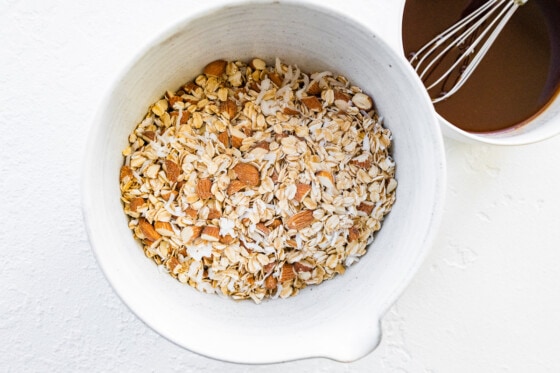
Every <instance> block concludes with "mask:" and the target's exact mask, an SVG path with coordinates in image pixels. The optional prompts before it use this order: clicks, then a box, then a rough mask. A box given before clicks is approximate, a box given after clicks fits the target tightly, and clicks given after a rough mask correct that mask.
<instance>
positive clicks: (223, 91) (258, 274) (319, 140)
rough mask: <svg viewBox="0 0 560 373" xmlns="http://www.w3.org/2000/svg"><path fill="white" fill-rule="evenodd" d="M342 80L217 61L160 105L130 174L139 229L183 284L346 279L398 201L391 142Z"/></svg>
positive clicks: (267, 287)
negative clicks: (349, 270) (340, 275)
mask: <svg viewBox="0 0 560 373" xmlns="http://www.w3.org/2000/svg"><path fill="white" fill-rule="evenodd" d="M381 122H382V120H381V118H379V117H378V115H377V113H376V112H375V110H374V105H373V100H372V99H371V98H370V97H369V96H368V95H366V94H365V93H363V92H362V90H361V89H360V88H358V87H355V86H352V85H351V84H350V83H349V82H348V80H347V79H346V78H344V77H342V76H336V75H335V74H333V73H331V72H328V71H325V72H319V73H314V74H310V75H309V74H305V73H303V72H302V71H300V70H299V68H298V67H296V66H287V65H285V64H283V63H281V62H280V61H279V60H278V59H277V60H276V63H275V65H274V66H270V65H267V64H266V63H265V62H264V61H263V60H261V59H258V58H255V59H253V60H252V61H251V62H250V63H249V64H246V63H243V62H240V61H235V62H228V61H223V60H218V61H214V62H211V63H210V64H208V65H207V66H206V67H205V68H204V70H203V74H201V75H199V76H198V77H196V79H195V80H194V81H191V82H188V83H186V84H185V85H184V86H183V87H181V88H180V89H179V90H178V91H177V92H169V91H168V92H166V94H165V96H164V97H163V98H162V99H160V100H159V101H157V102H156V103H154V104H153V105H152V106H151V107H150V108H149V111H148V113H147V115H146V117H145V119H144V120H142V122H141V123H140V124H138V126H137V127H136V129H135V130H134V131H133V133H132V134H131V135H130V137H129V143H130V144H129V146H128V147H127V148H126V149H124V151H123V155H124V158H125V161H124V165H123V166H122V168H121V171H120V188H121V199H122V202H123V203H124V211H125V213H126V214H127V215H128V216H129V217H130V221H129V227H130V229H131V230H132V231H133V233H134V236H135V238H137V239H138V240H139V241H141V242H142V245H143V249H144V253H145V255H146V256H147V257H148V258H151V259H152V260H153V261H155V262H156V263H157V264H158V265H160V267H161V268H163V269H164V270H166V271H167V272H168V273H169V274H170V275H172V276H173V277H175V278H177V279H178V280H179V281H180V282H182V283H187V284H189V285H191V286H193V287H195V288H196V289H198V290H200V291H203V292H207V293H219V294H223V295H227V296H230V297H232V298H234V299H247V298H250V299H253V300H254V301H255V302H257V303H259V302H260V301H261V300H263V299H264V298H267V297H272V298H276V297H281V298H285V297H289V296H293V295H296V294H297V293H298V291H299V290H300V289H303V288H304V287H306V286H307V285H314V284H320V283H321V282H322V281H325V280H328V279H330V278H332V277H334V276H335V275H336V274H343V273H344V271H345V269H346V267H348V266H349V265H351V264H352V263H354V262H357V261H358V259H359V257H360V256H362V255H364V254H365V253H366V251H367V250H366V249H367V247H368V244H370V243H371V242H372V241H373V233H374V232H376V231H377V230H379V229H380V227H381V222H382V220H383V218H384V216H385V215H386V214H387V213H388V212H389V211H390V210H391V207H392V205H393V203H394V201H395V188H396V187H397V182H396V180H395V178H394V174H395V163H394V161H393V159H392V158H391V156H390V147H391V132H390V131H389V130H388V129H385V128H383V127H382V123H381Z"/></svg>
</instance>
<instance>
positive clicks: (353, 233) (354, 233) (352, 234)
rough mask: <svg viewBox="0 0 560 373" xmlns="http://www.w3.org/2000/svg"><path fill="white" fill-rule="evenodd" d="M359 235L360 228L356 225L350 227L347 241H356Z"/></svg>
mask: <svg viewBox="0 0 560 373" xmlns="http://www.w3.org/2000/svg"><path fill="white" fill-rule="evenodd" d="M359 237H360V230H359V229H358V228H356V227H351V228H350V229H349V230H348V242H353V241H356V240H357V239H358V238H359Z"/></svg>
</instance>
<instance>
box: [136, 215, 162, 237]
mask: <svg viewBox="0 0 560 373" xmlns="http://www.w3.org/2000/svg"><path fill="white" fill-rule="evenodd" d="M138 226H139V227H140V230H141V231H142V234H143V235H144V237H145V238H146V239H147V240H150V241H152V242H153V241H157V240H159V239H160V238H161V235H160V234H159V233H158V232H156V230H155V229H154V226H153V225H151V224H150V223H149V222H148V221H147V220H146V219H144V218H140V219H139V220H138Z"/></svg>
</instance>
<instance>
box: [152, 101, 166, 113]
mask: <svg viewBox="0 0 560 373" xmlns="http://www.w3.org/2000/svg"><path fill="white" fill-rule="evenodd" d="M167 108H169V104H168V103H167V100H164V99H161V100H159V101H158V102H156V103H155V104H154V106H152V112H153V113H154V114H155V115H157V116H158V117H161V116H162V115H163V113H165V112H166V111H167Z"/></svg>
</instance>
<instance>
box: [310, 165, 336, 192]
mask: <svg viewBox="0 0 560 373" xmlns="http://www.w3.org/2000/svg"><path fill="white" fill-rule="evenodd" d="M315 176H316V177H317V180H319V183H321V185H323V186H325V187H326V188H327V189H331V188H334V177H333V175H332V174H331V173H330V172H329V171H325V170H321V171H317V173H315Z"/></svg>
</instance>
